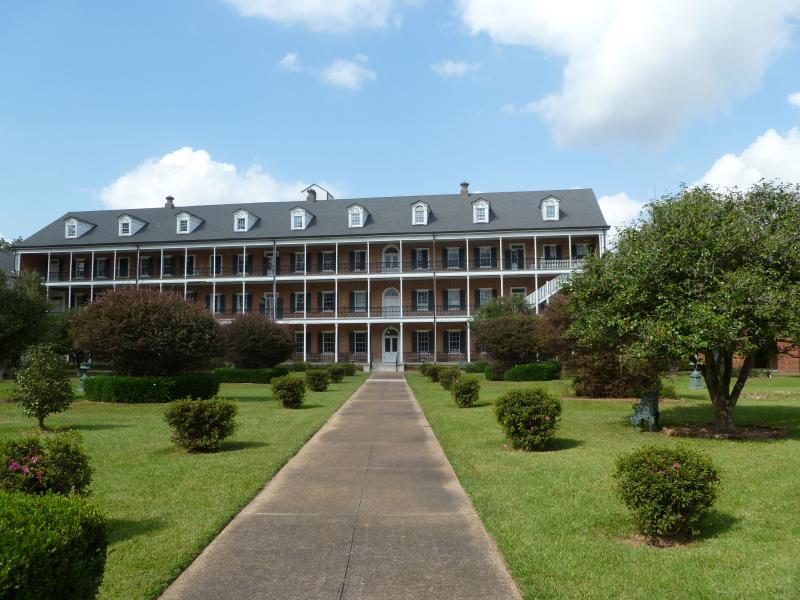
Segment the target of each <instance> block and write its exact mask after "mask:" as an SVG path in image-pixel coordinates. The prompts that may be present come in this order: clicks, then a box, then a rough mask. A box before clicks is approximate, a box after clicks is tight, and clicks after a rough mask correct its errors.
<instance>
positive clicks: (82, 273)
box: [75, 258, 86, 279]
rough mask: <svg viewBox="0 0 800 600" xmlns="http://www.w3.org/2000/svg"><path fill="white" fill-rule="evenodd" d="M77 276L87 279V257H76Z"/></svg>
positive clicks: (77, 277)
mask: <svg viewBox="0 0 800 600" xmlns="http://www.w3.org/2000/svg"><path fill="white" fill-rule="evenodd" d="M75 278H76V279H85V278H86V259H85V258H76V259H75Z"/></svg>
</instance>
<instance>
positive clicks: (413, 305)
mask: <svg viewBox="0 0 800 600" xmlns="http://www.w3.org/2000/svg"><path fill="white" fill-rule="evenodd" d="M411 310H412V311H413V312H416V310H417V290H411ZM415 339H416V338H415ZM414 352H416V350H414Z"/></svg>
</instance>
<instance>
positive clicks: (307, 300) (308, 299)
mask: <svg viewBox="0 0 800 600" xmlns="http://www.w3.org/2000/svg"><path fill="white" fill-rule="evenodd" d="M305 307H306V312H308V311H309V310H311V292H308V293H306V304H305Z"/></svg>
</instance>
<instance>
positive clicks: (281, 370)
mask: <svg viewBox="0 0 800 600" xmlns="http://www.w3.org/2000/svg"><path fill="white" fill-rule="evenodd" d="M288 372H289V369H287V368H286V367H270V368H268V369H228V368H219V369H214V370H213V371H212V373H213V374H214V375H215V376H216V377H217V379H219V381H220V382H221V383H269V382H270V381H272V379H273V377H281V376H282V375H286V374H287V373H288Z"/></svg>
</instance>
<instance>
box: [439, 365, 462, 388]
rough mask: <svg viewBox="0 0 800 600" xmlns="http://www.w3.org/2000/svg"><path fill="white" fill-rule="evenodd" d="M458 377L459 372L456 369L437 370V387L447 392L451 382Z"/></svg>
mask: <svg viewBox="0 0 800 600" xmlns="http://www.w3.org/2000/svg"><path fill="white" fill-rule="evenodd" d="M460 375H461V371H459V370H458V367H442V368H439V385H441V386H442V387H443V388H444V389H446V390H448V391H449V390H450V388H451V387H452V385H453V382H454V381H455V380H456V379H458V378H459V376H460Z"/></svg>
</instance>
